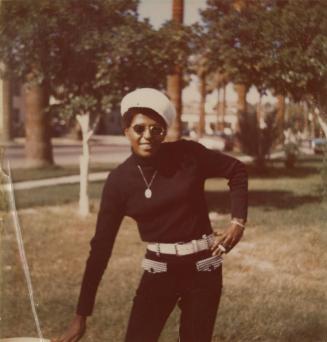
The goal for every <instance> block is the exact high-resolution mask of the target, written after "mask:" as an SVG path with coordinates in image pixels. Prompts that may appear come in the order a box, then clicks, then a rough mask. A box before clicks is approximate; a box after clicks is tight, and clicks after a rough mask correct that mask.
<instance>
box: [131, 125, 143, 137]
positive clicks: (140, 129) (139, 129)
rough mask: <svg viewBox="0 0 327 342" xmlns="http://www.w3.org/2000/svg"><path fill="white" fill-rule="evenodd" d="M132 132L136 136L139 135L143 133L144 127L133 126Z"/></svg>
mask: <svg viewBox="0 0 327 342" xmlns="http://www.w3.org/2000/svg"><path fill="white" fill-rule="evenodd" d="M133 130H134V132H135V133H136V134H139V135H141V134H142V133H143V132H144V131H145V126H144V125H135V126H133Z"/></svg>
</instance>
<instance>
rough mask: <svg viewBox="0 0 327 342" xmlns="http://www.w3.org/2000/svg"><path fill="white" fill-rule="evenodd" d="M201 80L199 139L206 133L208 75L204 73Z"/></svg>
mask: <svg viewBox="0 0 327 342" xmlns="http://www.w3.org/2000/svg"><path fill="white" fill-rule="evenodd" d="M199 80H200V96H201V98H200V108H199V115H200V116H199V126H198V138H202V136H203V134H204V133H205V115H206V112H205V104H206V74H205V73H204V72H203V73H202V74H201V75H200V76H199Z"/></svg>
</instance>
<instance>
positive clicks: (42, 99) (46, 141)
mask: <svg viewBox="0 0 327 342" xmlns="http://www.w3.org/2000/svg"><path fill="white" fill-rule="evenodd" d="M32 79H33V74H29V76H28V77H27V82H26V83H25V84H24V86H23V97H24V104H25V136H26V144H25V155H26V161H27V166H29V167H44V166H47V165H52V164H53V154H52V146H51V127H50V121H49V118H50V116H49V115H47V114H48V113H46V110H45V109H46V107H47V106H48V104H49V92H48V91H47V86H46V85H45V84H44V83H42V84H35V83H32Z"/></svg>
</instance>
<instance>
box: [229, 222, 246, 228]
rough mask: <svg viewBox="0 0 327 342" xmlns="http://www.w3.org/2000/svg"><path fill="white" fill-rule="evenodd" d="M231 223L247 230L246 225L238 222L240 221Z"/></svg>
mask: <svg viewBox="0 0 327 342" xmlns="http://www.w3.org/2000/svg"><path fill="white" fill-rule="evenodd" d="M231 223H234V224H236V225H238V226H240V227H242V228H243V229H245V225H244V224H242V223H240V222H238V221H236V220H232V221H231Z"/></svg>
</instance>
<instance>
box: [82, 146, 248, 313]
mask: <svg viewBox="0 0 327 342" xmlns="http://www.w3.org/2000/svg"><path fill="white" fill-rule="evenodd" d="M137 165H140V166H141V168H142V170H143V173H144V176H145V178H146V180H147V182H148V183H149V182H150V180H151V178H152V176H153V174H154V173H155V172H156V171H157V173H156V176H155V178H154V180H153V183H152V185H151V191H152V197H151V198H149V199H148V198H146V197H145V195H144V191H145V190H146V184H145V182H144V180H143V177H142V175H141V172H140V170H139V169H138V167H137ZM212 177H225V178H227V179H228V180H229V182H228V184H229V187H230V195H231V215H232V217H237V218H243V219H245V220H246V217H247V174H246V170H245V167H244V165H243V164H242V163H241V162H240V161H238V160H237V159H235V158H233V157H230V156H228V155H225V154H223V153H220V152H214V151H211V150H208V149H206V148H205V147H204V146H202V145H201V144H199V143H196V142H193V141H186V140H180V141H177V142H172V143H163V144H162V145H161V146H160V149H159V151H158V152H157V153H156V155H155V156H154V157H150V158H141V157H139V156H137V155H136V154H133V153H132V154H131V156H130V157H129V158H128V159H127V160H125V161H124V162H123V163H122V164H120V165H119V166H118V167H117V168H116V169H115V170H113V171H112V172H111V173H110V174H109V176H108V178H107V180H106V182H105V185H104V188H103V192H102V199H101V204H100V210H99V213H98V218H97V224H96V232H95V235H94V237H93V238H92V240H91V243H90V244H91V250H90V254H89V258H88V260H87V263H86V268H85V272H84V277H83V281H82V287H81V292H80V296H79V301H78V306H77V313H78V314H80V315H84V316H87V315H91V314H92V311H93V306H94V301H95V296H96V292H97V288H98V285H99V283H100V280H101V278H102V275H103V272H104V270H105V268H106V267H107V264H108V260H109V258H110V255H111V252H112V247H113V244H114V241H115V238H116V235H117V232H118V229H119V226H120V224H121V221H122V219H123V217H124V216H125V215H127V216H130V217H132V218H133V219H135V221H136V222H137V225H138V229H139V233H140V236H141V239H142V240H143V241H146V242H183V241H190V240H192V239H199V238H201V236H202V235H203V234H210V233H211V232H212V228H211V225H210V220H209V218H208V209H207V204H206V201H205V196H204V183H205V180H206V179H207V178H212Z"/></svg>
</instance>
